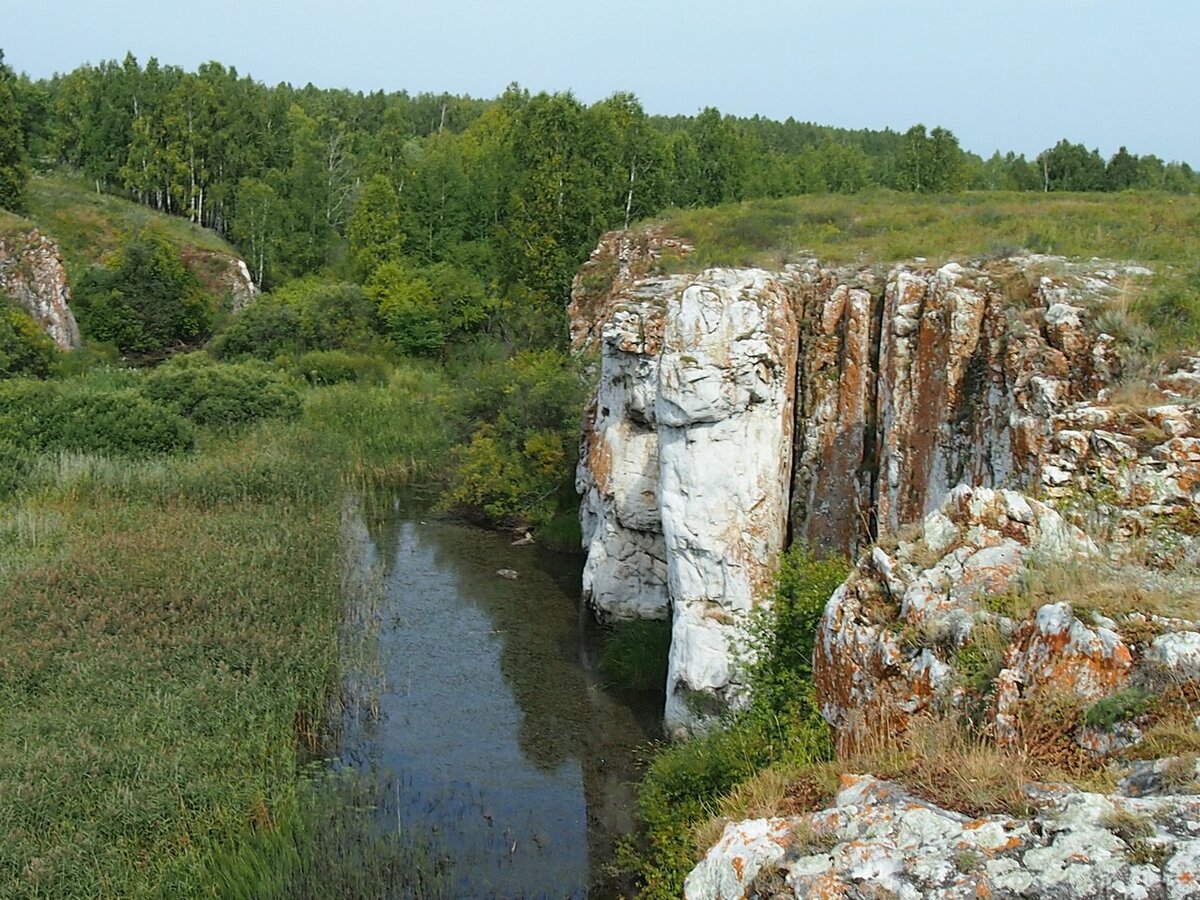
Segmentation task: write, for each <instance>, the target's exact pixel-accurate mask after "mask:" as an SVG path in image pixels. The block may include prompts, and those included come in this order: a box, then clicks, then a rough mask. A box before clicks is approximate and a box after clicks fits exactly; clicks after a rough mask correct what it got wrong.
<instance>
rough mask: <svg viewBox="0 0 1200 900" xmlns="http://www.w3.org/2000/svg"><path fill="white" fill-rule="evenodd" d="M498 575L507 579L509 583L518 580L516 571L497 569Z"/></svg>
mask: <svg viewBox="0 0 1200 900" xmlns="http://www.w3.org/2000/svg"><path fill="white" fill-rule="evenodd" d="M496 574H497V575H499V576H500V577H501V578H507V579H508V580H509V581H516V580H517V578H518V575H517V570H516V569H497V570H496Z"/></svg>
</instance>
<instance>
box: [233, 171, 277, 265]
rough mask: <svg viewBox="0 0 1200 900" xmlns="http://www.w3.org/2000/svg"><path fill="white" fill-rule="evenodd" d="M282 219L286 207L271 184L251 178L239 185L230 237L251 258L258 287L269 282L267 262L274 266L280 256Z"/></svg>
mask: <svg viewBox="0 0 1200 900" xmlns="http://www.w3.org/2000/svg"><path fill="white" fill-rule="evenodd" d="M282 218H283V204H282V203H281V202H280V200H279V195H278V194H277V193H276V192H275V189H274V188H273V187H271V185H270V184H268V183H266V182H263V181H259V180H258V179H257V178H250V177H247V178H243V179H242V180H241V182H239V184H238V189H237V204H236V206H235V207H234V214H233V217H232V219H231V221H230V223H229V233H230V236H231V237H232V238H233V239H234V240H236V241H237V242H238V243H239V244H241V246H242V248H243V250H242V252H243V253H245V255H246V256H247V257H248V258H249V261H250V267H251V272H252V274H253V276H254V282H255V284H257V285H258V286H259V287H262V286H263V283H264V281H265V280H266V273H267V263H268V261H272V262H273V261H274V257H275V254H276V252H277V248H278V243H279V238H280V225H281V220H282Z"/></svg>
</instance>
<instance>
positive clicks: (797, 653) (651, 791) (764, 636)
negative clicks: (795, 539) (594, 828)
mask: <svg viewBox="0 0 1200 900" xmlns="http://www.w3.org/2000/svg"><path fill="white" fill-rule="evenodd" d="M848 570H849V569H848V566H847V564H846V563H845V561H844V560H840V559H820V558H817V557H815V556H813V555H812V554H810V553H809V552H808V551H807V550H806V549H805V548H803V547H800V546H796V547H793V548H792V549H790V550H789V551H788V552H787V553H786V554H784V557H783V559H782V561H781V564H780V569H779V574H778V579H777V586H776V590H775V594H774V598H773V603H772V604H770V606H768V607H763V608H762V611H761V612H759V613H757V614H756V616H755V619H754V621H753V622H752V625H751V629H750V631H751V659H752V662H750V663H749V664H747V665H746V666H745V674H746V678H747V680H748V683H749V685H750V689H751V698H752V699H751V703H750V706H749V708H748V709H745V710H743V711H741V712H739V713H736V714H734V715H733V716H731V717H730V718H729V719H728V720H727V721H726V722H725V723H723V725H724V727H722V728H720V729H718V730H715V731H712V732H710V733H709V734H706V735H703V736H701V737H697V738H693V739H691V740H690V741H688V742H687V743H684V744H678V745H675V746H670V747H666V748H664V749H662V750H660V751H659V752H658V753H657V754H656V755H655V757H654V760H653V762H652V763H651V765H650V769H649V771H648V772H647V774H646V777H645V779H644V780H643V782H642V784H641V785H640V786H639V788H638V809H639V812H640V815H641V817H642V820H643V821H644V822H645V824H646V827H647V843H648V849H647V851H646V852H645V853H637V852H636V851H634V850H633V849H632V848H631V847H630V846H629V845H627V846H626V847H625V852H624V859H623V861H622V862H623V864H624V865H626V866H632V867H634V868H636V870H637V871H638V874H639V876H640V878H641V880H642V883H643V892H642V894H641V896H643V897H652V898H667V897H678V896H680V894H681V893H682V887H683V878H684V876H686V875H687V873H688V871H689V870H690V869H691V867H692V866H693V865H694V864H695V862H696V859H697V856H698V853H699V852H700V851H702V850H703V848H700V847H697V846H696V845H695V842H694V837H693V835H694V829H695V828H696V826H697V825H698V824H700V823H702V822H703V821H704V820H705V819H706V818H707V817H708V816H710V815H711V814H712V813H713V812H714V811H715V810H716V809H717V808H718V806H719V804H720V801H721V799H722V798H723V797H725V796H727V795H728V794H729V793H730V792H731V791H733V790H734V789H735V788H736V786H737V785H739V784H741V783H744V782H745V781H747V780H748V779H750V778H751V777H753V776H754V775H756V774H757V773H759V772H761V771H763V770H764V769H766V768H767V767H769V766H773V765H783V766H804V765H812V764H813V763H815V762H818V761H822V760H826V759H829V758H830V757H831V756H832V753H833V746H832V742H831V740H830V736H829V729H828V726H826V724H825V722H824V720H823V719H822V718H821V715H820V712H819V711H818V709H817V704H816V698H815V692H814V689H813V684H812V662H811V660H812V650H813V641H814V638H815V635H816V627H817V624H818V621H819V620H820V616H821V612H822V611H823V609H824V607H825V603H826V601H827V600H828V599H829V596H830V595H831V594H832V593H833V591H834V589H835V588H836V587H837V586H838V585H839V584H840V583H841V582H842V581H843V580H844V579H845V577H846V574H847V572H848Z"/></svg>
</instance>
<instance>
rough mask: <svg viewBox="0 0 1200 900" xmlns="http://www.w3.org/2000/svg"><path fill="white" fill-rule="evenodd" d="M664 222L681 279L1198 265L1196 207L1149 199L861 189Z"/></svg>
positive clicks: (1189, 200)
mask: <svg viewBox="0 0 1200 900" xmlns="http://www.w3.org/2000/svg"><path fill="white" fill-rule="evenodd" d="M663 221H664V223H665V224H666V226H667V228H668V230H669V231H670V232H672V233H673V234H675V235H677V236H679V237H681V238H684V239H686V240H687V241H688V242H689V243H692V244H694V245H695V247H696V250H695V252H693V253H690V254H688V255H687V256H686V257H683V258H682V259H674V260H672V261H671V263H672V265H673V266H674V267H676V268H683V269H686V270H688V271H698V270H700V269H703V268H707V267H708V266H716V265H763V266H768V267H777V266H779V265H782V264H784V263H786V262H788V261H789V260H794V259H796V258H798V257H800V256H802V255H812V256H816V257H818V258H819V259H821V260H823V261H829V262H857V263H863V264H873V263H889V262H893V261H900V260H911V259H912V258H913V257H917V256H920V257H925V258H927V259H928V260H929V261H930V263H931V264H939V263H941V262H945V261H947V260H950V259H967V258H971V257H981V256H993V257H997V256H1006V255H1010V254H1013V253H1019V252H1022V251H1028V252H1031V253H1053V254H1059V255H1062V256H1068V257H1082V258H1084V259H1090V258H1091V257H1093V256H1099V257H1101V258H1106V259H1115V260H1136V261H1138V262H1141V263H1144V264H1146V265H1148V266H1151V267H1156V266H1161V265H1164V264H1165V265H1171V266H1181V267H1191V268H1195V267H1200V236H1198V235H1200V232H1198V231H1197V228H1196V225H1197V223H1198V222H1200V198H1196V197H1169V196H1165V195H1163V194H1159V193H1137V192H1129V193H1122V194H1116V195H1105V194H1054V193H1051V194H1029V193H1013V192H1003V191H989V192H971V193H966V194H960V195H941V196H922V195H913V194H904V193H896V192H891V191H872V192H867V193H864V194H859V195H856V196H853V197H843V196H823V197H790V198H784V199H777V200H771V199H763V200H752V201H745V202H742V203H736V204H727V205H724V206H719V207H716V208H714V209H698V210H676V211H674V212H671V213H667V214H665V216H664V218H663Z"/></svg>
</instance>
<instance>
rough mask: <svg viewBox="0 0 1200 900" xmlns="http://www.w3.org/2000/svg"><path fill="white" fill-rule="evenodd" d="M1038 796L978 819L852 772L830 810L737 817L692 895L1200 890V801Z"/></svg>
mask: <svg viewBox="0 0 1200 900" xmlns="http://www.w3.org/2000/svg"><path fill="white" fill-rule="evenodd" d="M1027 794H1028V800H1029V803H1030V804H1031V805H1032V806H1033V807H1034V812H1033V814H1032V815H1031V816H1028V817H1019V818H1018V817H1011V816H1003V815H990V816H979V817H976V816H967V815H962V814H961V813H957V812H954V811H952V810H946V809H942V808H941V807H939V806H937V805H935V804H932V803H929V802H927V801H925V800H922V799H920V798H918V797H915V796H913V795H911V794H909V793H907V792H906V791H904V790H903V789H902V788H900V787H899V786H897V785H895V784H892V783H890V782H886V781H880V780H879V779H876V778H873V777H871V776H854V775H850V776H843V778H842V789H841V791H840V792H839V793H838V795H837V801H836V804H835V805H834V806H832V807H831V808H829V809H826V810H822V811H820V812H814V813H810V814H808V815H805V816H791V817H783V818H775V819H754V820H750V821H747V822H739V823H735V824H731V825H729V826H727V827H726V829H725V833H724V835H723V836H722V838H721V840H720V841H718V842H717V844H716V845H715V846H714V847H713V848H712V849H711V850H709V851H708V853H707V855H706V856H705V857H704V859H703V860H702V861H701V863H700V864H699V865H698V866H697V867H696V868H695V869H694V870H693V871H692V872H691V874H690V875H689V876H688V878H687V882H686V885H685V888H684V895H685V896H686V897H687V898H689V900H701V898H704V900H742V898H747V897H763V898H766V897H772V898H780V897H798V898H802V897H897V898H912V900H917V898H921V897H943V898H952V897H961V898H969V897H1097V898H1099V897H1104V898H1110V897H1144V898H1150V897H1171V898H1174V897H1180V898H1183V897H1200V838H1198V837H1197V829H1196V822H1197V821H1200V820H1198V819H1197V816H1200V797H1197V796H1194V795H1183V796H1179V795H1171V794H1163V795H1159V796H1142V797H1136V798H1135V797H1130V796H1121V795H1102V794H1094V793H1087V792H1083V791H1076V790H1072V789H1069V788H1062V787H1053V786H1046V785H1030V786H1029V787H1028V789H1027Z"/></svg>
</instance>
